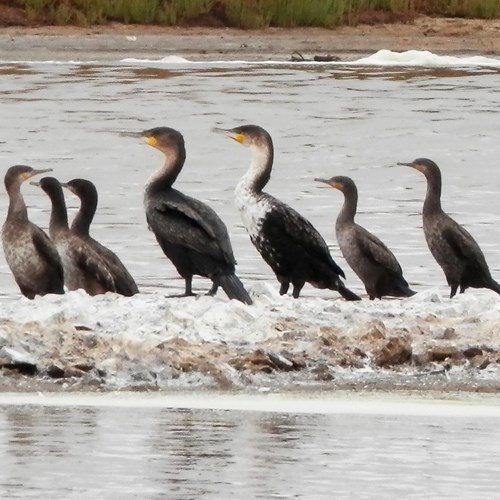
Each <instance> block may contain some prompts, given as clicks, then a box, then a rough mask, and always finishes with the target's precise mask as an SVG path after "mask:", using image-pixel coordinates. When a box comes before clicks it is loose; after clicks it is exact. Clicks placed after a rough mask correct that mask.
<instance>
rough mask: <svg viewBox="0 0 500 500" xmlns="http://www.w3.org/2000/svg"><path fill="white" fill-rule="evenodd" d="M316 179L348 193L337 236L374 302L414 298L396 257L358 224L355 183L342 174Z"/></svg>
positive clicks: (336, 227)
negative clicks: (396, 298)
mask: <svg viewBox="0 0 500 500" xmlns="http://www.w3.org/2000/svg"><path fill="white" fill-rule="evenodd" d="M316 180H317V181H319V182H324V183H326V184H328V185H329V186H331V187H332V188H334V189H338V190H339V191H341V192H342V193H343V194H344V204H343V206H342V209H341V210H340V212H339V215H338V217H337V221H336V223H335V233H336V237H337V241H338V244H339V247H340V250H341V252H342V255H343V256H344V258H345V260H346V261H347V263H348V264H349V266H351V268H352V270H353V271H354V272H355V273H356V274H357V275H358V277H359V279H360V280H361V281H362V282H363V284H364V285H365V289H366V293H367V294H368V296H369V298H370V300H373V299H375V298H378V299H381V298H382V297H383V296H392V297H410V296H412V295H414V294H415V292H414V291H413V290H411V289H410V288H409V286H408V283H407V281H406V280H405V279H404V277H403V271H402V269H401V266H400V264H399V262H398V261H397V259H396V257H395V256H394V254H393V253H392V252H391V251H390V250H389V249H388V248H387V246H386V245H385V244H384V243H383V242H382V241H381V240H380V239H379V238H377V237H376V236H375V235H374V234H372V233H370V232H369V231H367V230H366V229H365V228H364V227H362V226H360V225H358V224H356V222H355V221H354V217H355V215H356V210H357V206H358V189H357V187H356V184H355V183H354V181H353V180H352V179H351V178H350V177H346V176H342V175H339V176H335V177H332V178H331V179H316Z"/></svg>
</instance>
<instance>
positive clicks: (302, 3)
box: [0, 0, 500, 29]
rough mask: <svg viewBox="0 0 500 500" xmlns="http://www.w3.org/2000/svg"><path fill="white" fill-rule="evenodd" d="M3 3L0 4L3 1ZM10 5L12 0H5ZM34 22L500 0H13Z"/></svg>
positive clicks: (222, 18) (335, 21) (243, 16)
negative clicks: (7, 0)
mask: <svg viewBox="0 0 500 500" xmlns="http://www.w3.org/2000/svg"><path fill="white" fill-rule="evenodd" d="M0 3H1V2H0ZM6 3H10V4H12V3H13V1H12V0H11V1H10V2H6ZM14 3H16V4H17V5H18V6H19V7H21V8H22V9H23V10H24V13H25V15H26V17H27V18H28V19H29V20H31V21H33V22H40V23H44V24H58V25H62V24H76V25H92V24H103V23H108V22H122V23H127V24H162V25H170V26H171V25H179V24H183V23H187V22H190V21H191V22H192V20H193V19H197V20H198V22H203V21H202V19H203V18H204V19H205V21H204V22H205V23H208V24H210V19H214V18H215V19H217V20H218V21H219V22H221V23H223V24H224V25H226V26H233V27H238V28H245V29H250V28H265V27H268V26H278V27H295V26H322V27H334V26H339V25H346V24H347V25H354V24H357V23H358V22H359V19H361V16H362V15H366V14H367V13H371V12H376V11H378V12H387V13H392V14H395V15H398V16H400V18H401V19H406V20H409V21H411V20H412V19H414V17H415V16H416V15H418V14H427V15H442V16H450V17H464V18H482V19H493V18H498V17H500V0H14Z"/></svg>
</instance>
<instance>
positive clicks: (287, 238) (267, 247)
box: [216, 125, 360, 300]
mask: <svg viewBox="0 0 500 500" xmlns="http://www.w3.org/2000/svg"><path fill="white" fill-rule="evenodd" d="M216 131H219V132H223V133H225V134H227V135H229V137H230V138H232V139H234V140H235V141H236V142H238V143H240V144H242V145H244V146H247V147H249V148H250V151H251V162H250V167H249V169H248V171H247V172H246V174H245V175H244V176H243V177H242V178H241V180H240V182H239V183H238V185H237V186H236V190H235V198H236V206H237V207H238V210H239V211H240V214H241V216H242V219H243V224H244V225H245V228H246V230H247V232H248V234H249V236H250V239H251V241H252V243H253V244H254V245H255V247H256V248H257V250H258V251H259V253H260V254H261V256H262V258H263V259H264V260H265V262H266V263H267V264H268V265H269V266H270V267H271V269H272V270H273V271H274V274H275V275H276V278H277V279H278V281H279V282H280V284H281V287H280V294H281V295H284V294H286V293H287V292H288V289H289V287H290V283H291V284H292V286H293V292H292V293H293V296H294V297H295V298H298V297H299V295H300V291H301V290H302V287H303V286H304V284H305V283H306V282H308V283H311V285H313V286H315V287H316V288H329V289H331V290H337V291H338V292H339V293H340V294H341V295H342V297H344V298H345V299H346V300H360V297H358V296H357V295H356V294H355V293H353V292H351V291H350V290H349V289H348V288H346V286H345V285H344V283H343V282H342V280H341V279H340V276H342V277H343V278H345V275H344V272H343V271H342V269H341V268H340V267H339V266H338V265H337V264H336V263H335V262H334V260H333V258H332V256H331V254H330V251H329V249H328V246H327V244H326V242H325V240H324V239H323V238H322V237H321V235H320V234H319V233H318V231H317V230H316V229H315V228H314V227H313V225H312V224H311V223H310V222H309V221H308V220H306V219H305V218H304V217H302V215H300V214H299V213H298V212H296V211H295V210H294V209H293V208H291V207H289V206H288V205H286V204H285V203H283V202H281V201H280V200H278V199H276V198H274V197H273V196H271V195H269V194H267V193H264V192H263V191H262V189H263V188H264V186H265V185H266V184H267V182H268V181H269V179H270V177H271V169H272V166H273V158H274V149H273V142H272V139H271V136H270V135H269V133H268V132H267V131H266V130H264V129H263V128H261V127H259V126H257V125H244V126H241V127H236V128H233V129H230V130H224V129H216Z"/></svg>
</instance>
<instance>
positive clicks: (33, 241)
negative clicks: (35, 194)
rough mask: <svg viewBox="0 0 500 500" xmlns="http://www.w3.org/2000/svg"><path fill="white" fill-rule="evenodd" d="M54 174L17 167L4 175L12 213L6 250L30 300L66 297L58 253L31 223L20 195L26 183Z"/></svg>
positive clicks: (5, 229)
mask: <svg viewBox="0 0 500 500" xmlns="http://www.w3.org/2000/svg"><path fill="white" fill-rule="evenodd" d="M51 170H52V169H50V168H48V169H33V168H31V167H28V166H25V165H15V166H13V167H10V168H9V169H8V170H7V173H6V174H5V188H6V189H7V193H8V195H9V210H8V212H7V218H6V220H5V223H4V225H3V228H2V244H3V250H4V253H5V258H6V260H7V264H8V265H9V267H10V270H11V271H12V274H13V275H14V279H15V280H16V283H17V284H18V286H19V288H20V289H21V293H22V294H23V295H24V296H26V297H28V299H33V298H35V296H36V295H45V294H47V293H57V294H62V293H64V277H63V267H62V264H61V259H60V257H59V254H58V253H57V249H56V247H55V245H54V244H53V243H52V241H50V239H49V237H48V236H47V235H46V234H45V233H44V232H43V231H42V229H40V228H39V227H38V226H37V225H35V224H33V223H32V222H30V221H29V219H28V211H27V209H26V204H25V203H24V199H23V196H22V194H21V184H22V183H23V181H25V180H27V179H29V178H31V177H33V176H34V175H38V174H42V173H45V172H50V171H51Z"/></svg>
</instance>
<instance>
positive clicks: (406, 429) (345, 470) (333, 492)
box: [0, 406, 500, 500]
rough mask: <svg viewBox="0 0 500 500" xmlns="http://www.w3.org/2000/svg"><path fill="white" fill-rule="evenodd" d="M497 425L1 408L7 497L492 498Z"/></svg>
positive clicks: (468, 420) (2, 492) (0, 474)
mask: <svg viewBox="0 0 500 500" xmlns="http://www.w3.org/2000/svg"><path fill="white" fill-rule="evenodd" d="M497 424H498V422H496V421H494V419H490V418H480V419H477V418H472V417H452V418H450V417H443V416H441V417H439V416H425V415H424V416H422V415H420V416H418V417H416V416H398V415H362V414H360V415H356V414H354V415H349V414H345V415H343V414H337V415H336V414H331V415H327V414H286V413H266V412H258V411H255V412H244V411H229V410H190V409H184V410H170V409H162V408H141V407H136V408H127V409H124V408H113V407H108V408H107V407H92V408H85V407H75V408H72V407H57V406H55V407H37V406H19V407H9V406H7V407H3V408H2V409H1V410H0V458H1V463H2V468H1V469H0V497H1V498H35V497H36V498H40V497H42V498H88V499H90V498H99V499H107V498H109V499H115V498H172V499H192V498H193V499H194V498H197V499H199V498H210V499H226V498H227V499H233V498H234V497H235V496H236V497H238V498H241V499H244V498H245V499H246V498H255V499H263V500H264V499H265V500H268V499H270V498H279V499H288V498H295V499H299V498H300V499H302V498H303V499H308V500H310V499H322V498H325V499H330V498H362V499H373V498H428V497H429V496H430V497H432V498H479V497H480V498H495V492H497V491H498V488H499V487H500V479H499V477H498V474H497V473H496V472H494V471H493V470H492V467H494V466H495V464H497V463H498V461H499V459H500V452H499V450H498V446H497V444H498V442H499V439H500V431H499V428H498V425H497ZM471 478H474V479H473V480H471Z"/></svg>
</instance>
